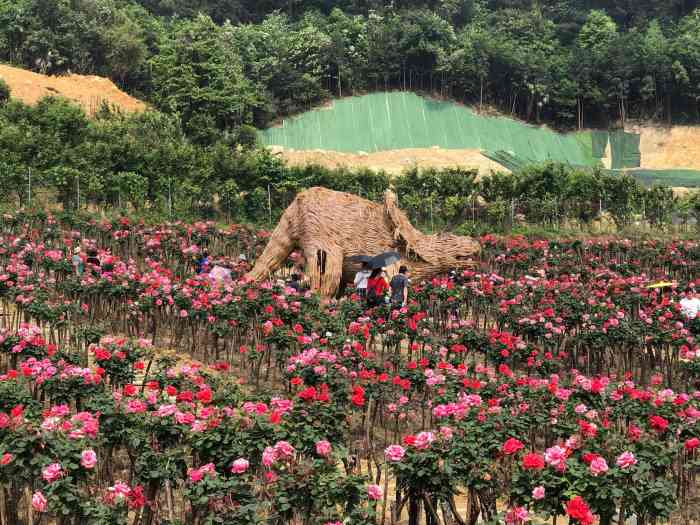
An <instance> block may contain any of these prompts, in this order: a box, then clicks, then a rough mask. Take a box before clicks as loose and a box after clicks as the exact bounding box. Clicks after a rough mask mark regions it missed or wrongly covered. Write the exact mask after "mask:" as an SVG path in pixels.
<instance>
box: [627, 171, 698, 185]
mask: <svg viewBox="0 0 700 525" xmlns="http://www.w3.org/2000/svg"><path fill="white" fill-rule="evenodd" d="M624 173H627V174H629V175H632V176H633V177H634V178H635V179H637V180H638V181H640V182H641V183H643V184H645V185H647V186H653V185H654V184H658V185H662V186H677V187H686V188H697V187H700V171H697V170H651V169H638V170H624Z"/></svg>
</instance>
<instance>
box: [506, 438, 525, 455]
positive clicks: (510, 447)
mask: <svg viewBox="0 0 700 525" xmlns="http://www.w3.org/2000/svg"><path fill="white" fill-rule="evenodd" d="M524 446H525V445H523V443H522V442H521V441H519V440H517V439H515V438H508V439H507V440H506V442H505V443H503V446H502V447H501V451H502V452H503V453H504V454H505V455H506V456H510V455H512V454H515V453H516V452H517V451H518V450H520V449H522V448H523V447H524Z"/></svg>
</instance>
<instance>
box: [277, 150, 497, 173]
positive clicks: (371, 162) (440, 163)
mask: <svg viewBox="0 0 700 525" xmlns="http://www.w3.org/2000/svg"><path fill="white" fill-rule="evenodd" d="M271 149H272V151H273V152H275V153H277V154H279V155H281V156H282V158H284V160H286V161H287V162H288V163H289V164H290V165H292V166H306V165H309V164H318V165H321V166H324V167H326V168H340V167H346V168H354V169H357V168H368V169H371V170H374V171H380V170H381V171H385V172H387V173H389V174H390V175H398V174H400V173H401V172H403V171H404V170H406V169H409V168H412V167H414V166H415V167H418V168H428V167H433V168H455V167H459V168H465V169H476V170H478V171H479V174H480V175H488V174H489V173H491V171H507V170H506V169H505V168H503V166H501V165H500V164H498V163H496V162H493V161H492V160H489V159H487V158H486V157H484V156H483V155H482V154H481V152H480V151H479V150H476V149H443V148H438V147H433V148H411V149H396V150H388V151H378V152H374V153H362V152H360V153H344V152H339V151H327V150H305V151H301V150H293V149H284V148H280V147H274V146H273V147H271Z"/></svg>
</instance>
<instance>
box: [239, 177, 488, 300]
mask: <svg viewBox="0 0 700 525" xmlns="http://www.w3.org/2000/svg"><path fill="white" fill-rule="evenodd" d="M295 249H301V250H302V252H303V255H304V259H305V260H306V268H305V273H306V276H307V277H308V279H309V281H310V284H311V288H312V289H314V290H317V291H319V292H320V293H321V294H322V295H323V296H326V297H330V296H333V295H335V294H336V293H337V291H338V289H339V287H340V285H341V284H342V283H343V280H344V279H349V278H350V277H351V276H352V274H353V273H354V271H356V270H357V269H358V268H357V263H350V262H349V261H348V260H347V259H348V257H351V256H353V255H375V254H378V253H382V252H386V251H397V252H399V253H400V254H401V255H402V261H401V262H400V263H399V264H406V265H407V266H409V268H410V271H411V274H412V278H413V279H414V280H417V281H420V280H423V279H427V278H431V277H433V276H435V275H439V274H442V273H446V272H447V271H449V270H451V269H464V268H467V267H469V266H471V265H472V264H473V263H472V261H471V258H472V256H474V255H475V254H476V253H478V251H479V244H478V243H477V242H476V241H474V240H473V239H471V238H469V237H461V236H458V235H451V234H439V235H425V234H423V233H421V232H420V231H418V230H417V229H415V228H414V227H413V226H412V225H411V223H410V222H409V220H408V218H407V217H406V214H405V213H404V212H403V211H401V210H400V209H399V208H398V205H397V202H396V195H395V194H394V193H393V192H391V191H387V192H386V193H385V195H384V202H383V203H381V204H380V203H376V202H372V201H369V200H366V199H363V198H361V197H358V196H356V195H352V194H350V193H342V192H337V191H332V190H328V189H325V188H310V189H308V190H306V191H303V192H301V193H299V194H298V195H297V197H296V198H295V199H294V201H293V202H292V203H291V204H290V205H289V207H288V208H287V209H286V210H285V212H284V214H283V215H282V218H281V219H280V222H279V224H278V225H277V227H276V228H275V230H274V232H272V235H271V236H270V240H269V242H268V244H267V246H266V247H265V250H264V251H263V253H262V255H261V256H260V257H259V258H258V260H257V261H256V263H255V267H254V268H253V269H252V270H251V271H250V273H249V274H248V278H249V279H252V280H256V281H259V280H262V279H265V278H267V277H272V276H273V275H274V273H275V272H276V271H277V270H278V269H279V268H280V266H281V265H282V264H283V263H284V261H285V260H286V259H287V257H289V255H290V254H291V253H292V251H294V250H295ZM396 266H398V264H397V265H396ZM390 273H391V272H390Z"/></svg>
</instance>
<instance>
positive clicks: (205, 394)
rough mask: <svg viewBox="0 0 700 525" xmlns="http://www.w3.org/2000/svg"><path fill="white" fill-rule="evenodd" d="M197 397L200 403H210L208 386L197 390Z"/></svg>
mask: <svg viewBox="0 0 700 525" xmlns="http://www.w3.org/2000/svg"><path fill="white" fill-rule="evenodd" d="M197 399H198V400H199V401H200V402H201V403H211V390H209V389H208V388H205V389H204V390H200V391H199V392H197Z"/></svg>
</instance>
